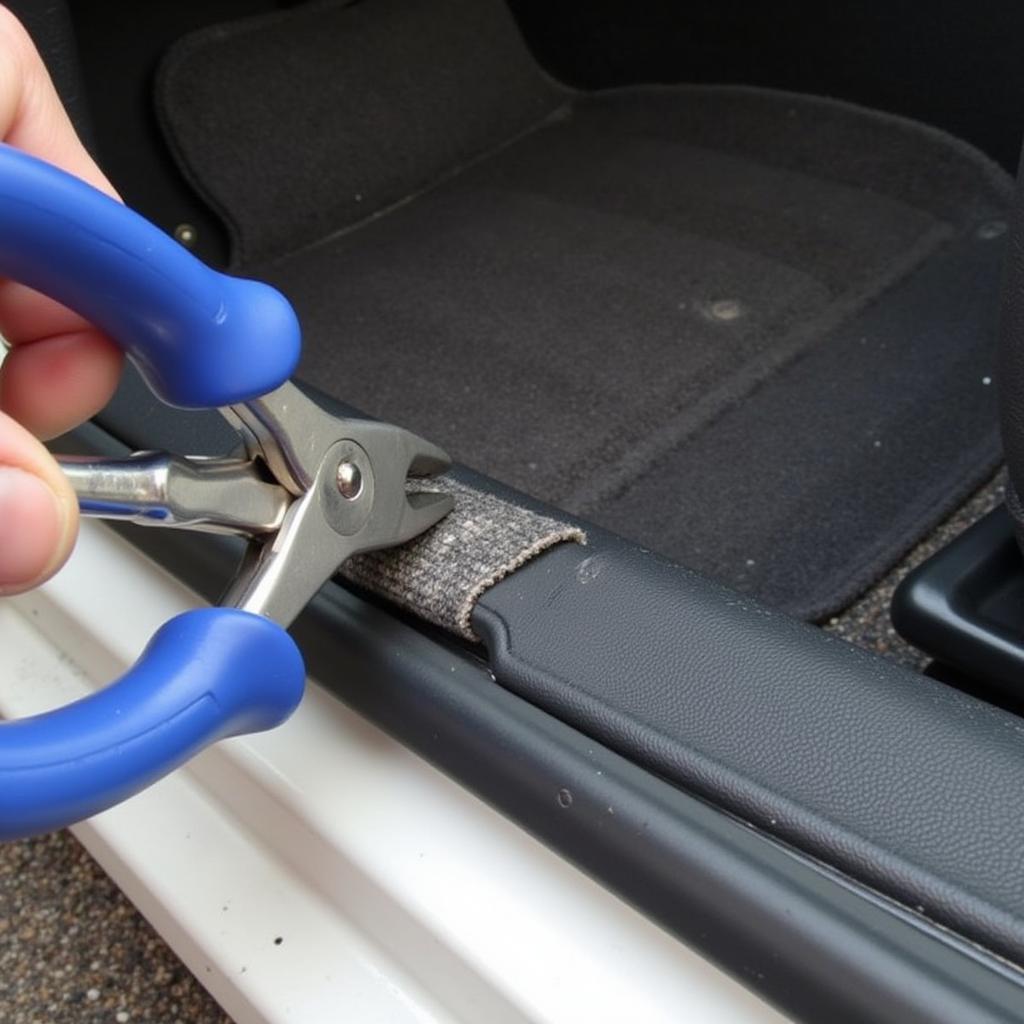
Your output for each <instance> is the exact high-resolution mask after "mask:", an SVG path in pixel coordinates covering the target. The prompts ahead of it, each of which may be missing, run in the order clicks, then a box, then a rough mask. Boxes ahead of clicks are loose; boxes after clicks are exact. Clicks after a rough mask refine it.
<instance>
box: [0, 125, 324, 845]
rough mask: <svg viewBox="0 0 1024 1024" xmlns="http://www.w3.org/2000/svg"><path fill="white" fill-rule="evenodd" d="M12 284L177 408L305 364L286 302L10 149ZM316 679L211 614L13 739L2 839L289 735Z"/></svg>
mask: <svg viewBox="0 0 1024 1024" xmlns="http://www.w3.org/2000/svg"><path fill="white" fill-rule="evenodd" d="M0 276H4V277H9V278H12V279H14V280H17V281H21V282H23V283H24V284H26V285H29V286H31V287H32V288H35V289H37V290H38V291H40V292H43V293H45V294H46V295H49V296H52V297H53V298H54V299H56V300H58V301H59V302H61V303H63V304H64V305H66V306H69V307H70V308H72V309H74V310H75V311H76V312H78V313H80V314H82V315H83V316H84V317H86V318H87V319H88V320H89V321H91V322H92V323H94V324H95V325H96V326H97V327H99V328H101V329H102V330H103V331H105V332H106V333H107V334H108V335H109V336H110V337H111V338H112V339H114V340H115V341H116V342H117V343H118V344H120V345H121V346H122V347H123V348H124V350H125V351H126V352H127V354H128V355H129V356H130V357H131V359H132V360H133V361H134V362H135V364H136V365H137V366H138V367H139V369H140V370H141V371H142V373H143V375H144V376H145V378H146V380H147V381H148V383H149V385H150V386H151V387H152V389H153V391H154V392H155V393H156V394H157V395H158V396H159V397H160V398H161V399H163V400H164V401H166V402H168V403H170V404H172V405H177V406H182V407H186V408H206V407H214V406H225V405H230V404H233V403H238V402H244V401H247V400H249V399H252V398H254V397H256V396H259V395H262V394H264V393H266V392H269V391H271V390H272V389H274V388H276V387H278V385H281V384H282V382H284V381H286V380H287V379H288V378H289V377H290V376H291V374H292V372H293V370H294V369H295V366H296V363H297V362H298V357H299V349H300V333H299V326H298V321H297V319H296V317H295V314H294V312H293V310H292V308H291V306H290V305H289V303H288V302H287V300H286V299H285V298H284V297H283V296H282V295H281V294H280V293H278V292H277V291H275V290H274V289H272V288H270V287H268V286H267V285H264V284H261V283H259V282H256V281H248V280H240V279H237V278H233V277H228V276H226V275H224V274H220V273H218V272H216V271H214V270H211V269H210V268H208V267H206V266H205V265H204V264H202V263H201V262H199V260H197V259H195V258H194V257H193V256H191V255H190V254H189V253H188V252H186V251H185V250H184V249H183V248H182V247H181V246H180V245H179V244H178V243H177V242H175V241H174V240H172V239H171V238H170V237H168V236H167V235H165V234H164V233H163V232H162V231H161V230H159V229H158V228H156V227H155V226H153V225H152V224H150V223H149V222H147V221H146V220H145V219H143V218H142V217H140V216H138V215H136V214H135V213H133V212H132V211H130V210H128V209H127V208H126V207H124V206H122V205H121V204H119V203H117V202H115V201H114V200H113V199H110V198H109V197H107V196H105V195H103V194H102V193H100V192H98V191H97V190H96V189H93V188H92V187H90V186H89V185H86V184H84V183H83V182H81V181H79V180H78V179H76V178H74V177H72V176H70V175H68V174H65V173H64V172H62V171H60V170H57V169H56V168H54V167H52V166H50V165H48V164H46V163H44V162H42V161H40V160H36V159H34V158H32V157H30V156H26V155H25V154H24V153H21V152H18V151H17V150H14V149H12V148H10V147H8V146H4V145H0ZM304 675H305V673H304V669H303V663H302V658H301V656H300V654H299V651H298V649H297V648H296V646H295V644H294V642H293V641H292V639H291V638H290V637H289V635H288V634H287V633H286V632H285V630H284V629H282V628H281V627H280V626H279V625H277V624H275V623H274V622H272V621H270V620H269V619H268V618H264V617H262V616H259V615H255V614H250V613H249V612H245V611H239V610H236V609H231V608H207V609H201V610H197V611H192V612H188V613H186V614H184V615H181V616H179V617H177V618H175V619H173V620H172V621H171V622H169V623H167V624H166V625H165V626H164V627H163V628H162V629H161V630H160V631H159V632H158V633H157V634H156V636H155V637H154V638H153V640H152V641H151V643H150V645H149V647H148V648H147V649H146V651H145V653H144V654H143V655H142V657H141V659H140V660H139V662H138V663H137V664H136V665H135V666H134V667H133V668H132V669H131V670H130V671H129V672H128V673H127V674H126V675H125V676H123V677H122V678H121V679H119V680H118V681H117V682H115V683H113V684H111V685H110V686H108V687H107V688H106V689H104V690H102V691H99V692H98V693H96V694H93V695H91V696H89V697H86V698H85V699H83V700H80V701H78V702H77V703H74V704H71V705H69V706H67V707H64V708H60V709H58V710H56V711H52V712H50V713H47V714H42V715H38V716H36V717H33V718H27V719H22V720H18V721H13V722H7V723H3V724H0V840H3V839H13V838H18V837H23V836H28V835H32V834H35V833H39V832H44V831H48V830H50V829H53V828H56V827H60V826H64V825H67V824H70V823H72V822H75V821H78V820H79V819H81V818H85V817H87V816H89V815H91V814H94V813H95V812H97V811H99V810H102V809H104V808H106V807H109V806H111V805H112V804H114V803H117V802H118V801H120V800H123V799H125V798H126V797H128V796H130V795H132V794H133V793H135V792H137V791H138V790H140V789H142V788H143V787H145V786H147V785H149V784H150V783H151V782H153V781H155V780H156V779H158V778H159V777H161V776H162V775H165V774H167V772H169V771H170V770H172V769H173V768H175V767H177V766H178V765H181V764H182V763H184V762H185V761H186V760H188V759H189V758H190V757H192V756H193V755H194V754H196V753H197V752H198V751H199V750H201V749H202V748H203V747H205V746H207V745H208V744H210V743H212V742H214V741H216V740H218V739H221V738H223V737H226V736H233V735H238V734H240V733H248V732H255V731H258V730H262V729H268V728H270V727H272V726H275V725H277V724H279V723H280V722H282V721H283V720H284V719H286V718H287V717H288V716H289V715H290V714H291V712H292V711H293V710H294V709H295V707H296V706H297V704H298V703H299V700H300V698H301V696H302V692H303V684H304Z"/></svg>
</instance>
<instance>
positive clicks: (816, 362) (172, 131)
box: [72, 0, 1011, 646]
mask: <svg viewBox="0 0 1024 1024" xmlns="http://www.w3.org/2000/svg"><path fill="white" fill-rule="evenodd" d="M515 6H516V7H517V12H516V13H517V14H518V15H519V17H520V21H521V22H525V23H526V24H527V26H528V23H529V20H530V17H531V16H533V17H536V12H534V13H533V15H531V10H532V8H531V6H530V5H529V4H519V5H515ZM518 8H523V9H525V13H526V15H527V16H526V17H525V19H524V18H523V11H522V10H518ZM186 11H190V12H191V13H186ZM72 13H73V15H74V19H75V30H76V32H77V34H78V36H79V37H80V38H84V39H85V40H86V41H88V40H89V39H96V38H98V37H99V36H100V35H105V36H106V37H108V38H109V37H110V36H111V34H113V35H114V37H115V39H116V34H117V32H118V31H120V32H122V33H124V32H127V31H129V29H127V28H126V27H125V26H126V25H133V28H132V29H131V31H133V32H136V33H137V32H138V31H139V27H138V26H137V25H134V19H132V18H131V17H130V14H129V13H128V11H127V8H126V7H124V5H122V4H99V3H91V2H84V3H82V4H79V5H77V6H75V7H73V9H72ZM242 15H245V16H244V17H243V16H242ZM211 23H212V24H211ZM149 31H150V33H151V37H152V38H151V39H150V40H149V41H148V42H147V43H146V44H145V45H136V46H133V47H127V46H124V47H118V46H114V47H113V48H109V47H108V49H107V52H108V53H112V54H113V56H112V57H111V58H110V59H109V60H106V61H100V60H98V59H97V58H96V57H95V55H94V56H93V57H91V58H90V56H89V54H90V53H92V54H95V52H96V48H95V47H89V46H86V47H83V50H82V52H83V58H82V68H83V73H84V81H85V86H86V95H87V98H91V99H93V100H94V102H93V103H92V104H91V107H92V125H91V130H92V131H93V134H94V141H95V148H96V149H97V150H98V154H99V157H100V159H101V161H104V162H108V161H109V164H108V165H109V166H110V167H111V172H112V174H113V176H114V180H115V182H116V183H117V184H118V185H119V186H120V187H122V189H123V191H124V192H125V195H126V197H127V198H128V200H129V201H130V202H134V203H135V205H138V206H139V207H140V209H142V210H143V212H146V213H147V214H148V215H149V216H152V217H153V218H154V219H156V220H157V221H158V222H161V223H163V224H164V226H165V227H166V228H167V229H168V230H174V229H175V228H176V227H178V226H179V225H181V224H187V225H188V226H190V227H191V228H192V232H193V233H192V237H191V239H190V242H191V244H193V245H194V247H195V248H196V250H197V251H198V252H199V254H200V255H204V256H205V257H206V258H207V259H210V260H212V261H214V262H222V263H224V264H226V265H229V266H230V267H232V269H234V270H236V271H238V272H240V273H244V274H247V275H252V276H257V277H261V278H264V279H266V280H268V281H270V282H271V283H273V284H275V285H277V286H278V287H280V288H281V289H282V290H283V291H284V292H285V293H286V295H287V296H288V297H289V299H291V301H292V302H293V303H294V304H295V306H296V308H297V310H298V312H299V315H300V318H301V320H302V323H303V326H304V332H305V349H304V352H305V354H304V360H303V364H302V366H301V367H300V378H301V379H303V380H304V381H305V382H307V383H309V384H311V385H313V386H314V387H316V388H317V389H319V390H321V391H323V392H326V393H328V394H329V395H331V396H333V397H335V398H338V399H340V400H342V401H343V402H345V403H348V404H350V405H352V406H355V407H357V408H359V409H360V410H361V411H363V412H365V413H367V414H370V415H373V416H377V417H381V418H385V419H389V420H393V421H397V422H400V423H402V424H404V425H406V426H408V427H410V428H411V429H413V430H415V431H417V432H419V433H421V434H423V435H425V436H428V437H430V438H432V439H433V440H435V441H436V442H438V443H440V444H441V445H443V446H445V447H446V448H447V449H448V450H449V451H450V453H451V454H452V455H453V456H454V457H455V459H456V460H458V461H459V462H462V463H464V464H466V465H469V466H471V467H472V468H473V469H475V470H478V471H481V472H483V473H486V474H488V475H490V476H492V477H494V478H496V479H498V480H500V481H501V482H502V483H504V484H507V485H510V486H512V487H514V488H517V489H519V490H520V491H522V492H525V493H526V494H527V495H530V496H531V497H533V498H536V499H539V500H541V501H543V502H546V503H548V504H550V505H552V506H555V507H556V508H558V509H561V510H564V511H565V512H568V513H570V514H572V515H577V516H580V517H583V518H584V519H586V520H588V521H590V522H593V523H596V524H597V525H599V526H602V527H606V528H608V529H611V530H613V531H615V532H616V533H619V534H621V535H623V536H624V537H626V538H628V539H630V540H633V541H635V542H637V543H638V544H640V545H642V546H644V547H647V548H650V549H652V550H654V551H656V552H659V553H661V554H664V555H666V556H668V557H670V558H672V559H673V560H675V561H677V562H680V563H681V564H684V565H686V566H688V567H691V568H694V569H697V570H698V571H700V572H703V573H705V574H707V575H710V576H712V577H714V578H716V579H718V580H721V581H722V582H724V583H726V584H727V585H729V586H730V587H732V588H734V589H736V590H738V591H740V592H742V593H746V594H750V595H752V596H755V597H757V598H759V599H761V600H762V601H764V602H766V603H768V604H769V605H771V606H772V607H775V608H780V609H782V610H784V611H787V612H789V613H792V614H795V615H797V616H800V617H803V618H806V619H810V620H812V621H818V622H822V623H825V624H827V623H829V621H830V620H832V619H834V618H836V617H837V616H840V615H841V613H843V611H844V610H846V609H849V608H851V606H853V605H854V602H855V601H856V599H857V598H858V597H859V596H860V595H862V594H864V593H865V591H867V590H868V589H869V588H871V587H873V586H875V585H876V584H879V583H880V582H881V581H883V580H884V578H885V577H886V574H887V573H889V572H890V571H892V570H893V569H894V568H895V567H896V566H898V565H899V564H900V563H901V560H902V559H904V558H905V557H906V556H907V555H908V554H909V553H910V552H911V551H912V549H914V547H915V545H917V544H918V543H919V542H920V541H922V540H923V539H924V538H926V537H927V536H928V535H929V533H930V532H931V531H932V530H934V529H935V528H936V527H937V526H938V525H939V524H940V523H941V522H942V521H943V520H945V519H946V518H947V517H949V516H950V515H952V514H953V513H954V512H955V511H956V510H957V509H958V508H959V507H960V506H961V505H962V504H963V503H964V502H965V501H966V500H967V499H968V498H969V497H970V496H971V495H972V494H973V493H974V492H975V491H977V490H978V488H980V487H983V486H984V485H985V484H986V483H987V482H988V481H989V480H991V479H992V477H993V475H994V473H995V472H996V469H997V467H998V464H999V444H998V432H997V425H996V414H995V394H994V391H995V389H994V387H993V386H992V384H993V362H994V348H995V324H996V313H997V307H998V289H999V268H1000V264H1001V259H1002V254H1003V250H1004V244H1005V240H1006V239H1005V230H1006V221H1005V216H1006V207H1007V204H1008V202H1009V197H1010V194H1011V179H1010V176H1009V175H1008V173H1007V172H1006V171H1005V170H1004V169H1003V168H1002V167H1000V166H998V165H997V164H996V163H995V162H993V161H992V160H991V159H989V158H988V157H987V156H985V155H983V154H982V153H981V152H980V151H979V150H977V149H975V148H973V147H972V146H971V145H969V144H967V143H965V142H962V141H960V140H959V139H957V138H955V137H954V136H952V135H950V134H947V133H945V132H944V131H942V130H940V129H938V128H934V127H931V126H928V125H925V124H923V123H921V122H920V121H917V120H914V119H912V118H908V117H905V116H901V115H899V114H892V113H883V112H879V111H876V110H871V109H867V108H866V107H863V106H860V105H858V104H856V103H850V102H847V101H845V100H834V99H826V98H821V97H816V96H811V95H801V94H798V93H796V92H793V91H788V90H787V91H782V90H778V89H773V88H765V87H763V86H756V87H755V86H749V85H739V86H720V85H711V84H703V83H698V84H679V85H675V84H672V85H664V84H663V85H642V84H633V85H620V86H618V87H615V88H606V89H580V88H576V87H574V86H570V85H568V84H566V83H565V82H564V81H561V80H559V79H557V78H556V77H554V75H553V74H552V73H551V72H550V71H549V70H547V69H545V68H543V67H542V66H541V65H540V64H539V63H538V60H537V57H536V56H535V54H534V53H533V52H531V47H530V45H528V42H527V41H526V40H524V37H523V34H522V32H521V25H518V24H517V22H516V21H515V20H514V18H513V15H512V13H511V12H510V10H509V9H508V7H507V6H506V5H505V4H504V3H502V2H501V0H483V2H481V0H430V2H427V3H423V2H412V0H364V2H361V3H350V2H346V0H336V2H333V3H321V4H312V5H274V4H269V3H259V4H257V3H252V2H249V3H247V2H245V0H238V2H236V0H230V2H229V0H223V2H221V3H219V4H216V5H213V6H212V7H210V8H209V9H207V10H205V11H204V12H203V13H202V14H199V13H197V12H196V11H194V10H192V9H191V5H184V7H183V6H182V5H170V4H163V3H158V4H155V5H154V6H153V13H152V18H151V27H150V29H149ZM536 35H537V34H536V33H534V36H536ZM133 38H134V36H133ZM534 49H536V47H534ZM549 63H550V62H549ZM556 70H557V69H556ZM681 77H683V78H685V75H681ZM126 79H127V80H130V81H131V82H133V83H134V84H135V86H136V87H137V89H138V90H139V92H140V93H142V94H144V95H142V96H139V97H133V96H132V95H131V93H130V90H129V91H128V92H125V91H124V90H122V91H121V92H118V91H117V90H115V89H114V88H112V87H111V84H110V83H111V82H114V81H124V80H126ZM115 94H116V102H114V99H112V98H111V97H115ZM108 100H109V101H110V102H107V101H108ZM111 106H113V108H114V113H111V111H110V108H111ZM104 111H105V112H104ZM154 112H155V116H154ZM132 125H134V126H135V130H134V131H133V130H132ZM140 140H141V141H144V142H145V144H144V145H143V144H140ZM140 153H144V154H145V156H144V157H142V156H140V155H139V154H140ZM118 171H120V173H121V176H120V177H119V176H118ZM197 236H198V237H197ZM844 621H846V620H844ZM890 640H891V637H890ZM876 646H877V645H876Z"/></svg>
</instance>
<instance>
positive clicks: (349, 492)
mask: <svg viewBox="0 0 1024 1024" xmlns="http://www.w3.org/2000/svg"><path fill="white" fill-rule="evenodd" d="M337 482H338V493H339V494H340V495H341V496H342V497H343V498H345V499H346V500H347V501H355V500H356V498H358V497H359V495H360V494H362V492H363V474H362V473H361V472H360V471H359V467H358V466H357V465H356V464H355V463H354V462H349V461H348V460H347V459H346V460H345V461H344V462H340V463H339V464H338V475H337Z"/></svg>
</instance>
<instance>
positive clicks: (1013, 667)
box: [892, 506, 1024, 701]
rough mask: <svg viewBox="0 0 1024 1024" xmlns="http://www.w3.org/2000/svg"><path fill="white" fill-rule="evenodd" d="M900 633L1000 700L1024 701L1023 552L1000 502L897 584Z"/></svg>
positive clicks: (894, 603) (896, 612)
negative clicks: (995, 507)
mask: <svg viewBox="0 0 1024 1024" xmlns="http://www.w3.org/2000/svg"><path fill="white" fill-rule="evenodd" d="M892 621H893V625H895V627H896V629H897V631H898V632H899V634H900V635H901V636H902V637H904V638H905V639H906V640H908V641H910V643H912V644H914V646H915V647H919V648H921V650H923V651H925V652H926V653H927V654H930V655H931V656H932V657H933V658H935V659H936V660H937V661H939V662H941V663H943V664H944V665H949V666H951V667H952V668H954V669H957V670H959V671H960V672H962V673H964V675H965V676H966V677H967V678H969V679H971V680H972V681H973V682H974V683H976V684H983V685H985V686H987V687H989V688H991V689H993V690H996V691H998V692H999V693H1000V694H1002V695H1003V696H1005V697H1009V698H1012V699H1014V700H1015V701H1019V700H1022V699H1024V557H1022V556H1021V553H1020V549H1019V548H1018V547H1017V540H1016V537H1015V536H1014V531H1013V521H1012V520H1011V518H1010V515H1009V513H1008V512H1007V511H1006V509H1005V508H1003V507H1002V506H1000V507H999V508H997V509H995V510H994V511H992V512H990V513H989V514H988V515H987V516H985V518H984V519H981V520H979V521H978V522H977V523H975V524H974V525H973V526H971V527H970V528H968V529H967V530H965V531H964V532H963V533H962V534H961V535H960V536H959V537H957V538H956V540H954V541H953V542H952V543H951V544H949V545H947V546H946V547H945V548H943V549H942V550H941V551H939V552H938V553H937V554H935V555H933V556H932V557H931V558H929V559H928V560H927V561H926V562H924V563H922V564H921V565H920V566H918V567H917V568H916V569H915V570H914V571H913V572H912V573H910V575H909V576H907V578H906V579H905V580H904V581H903V582H902V583H901V584H900V586H899V587H898V588H897V590H896V593H895V595H894V596H893V600H892Z"/></svg>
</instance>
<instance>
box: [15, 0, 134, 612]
mask: <svg viewBox="0 0 1024 1024" xmlns="http://www.w3.org/2000/svg"><path fill="white" fill-rule="evenodd" d="M0 139H2V140H3V141H4V142H6V143H8V144H9V145H11V146H15V147H17V148H18V149H21V150H24V151H25V152H26V153H31V154H32V155H33V156H37V157H40V158H42V159H43V160H47V161H49V162H50V163H52V164H55V165H56V166H57V167H61V168H63V169H64V170H65V171H68V172H70V173H71V174H74V175H76V176H77V177H79V178H82V179H84V180H85V181H87V182H89V184H91V185H94V186H95V187H96V188H99V189H102V190H103V191H104V192H106V193H108V194H109V195H111V196H114V197H115V198H117V193H116V192H115V191H114V188H113V186H112V185H111V184H110V182H109V181H107V179H106V178H105V177H104V175H103V173H102V171H100V169H99V168H98V167H97V166H96V164H95V163H94V162H93V160H92V158H91V157H90V156H89V154H88V153H87V152H86V150H85V148H84V147H83V145H82V143H81V142H80V141H79V139H78V136H77V134H76V133H75V130H74V128H73V127H72V125H71V121H70V120H69V119H68V115H67V113H66V112H65V110H64V108H63V106H62V105H61V102H60V100H59V98H58V97H57V92H56V90H55V89H54V86H53V83H52V82H51V80H50V76H49V74H48V73H47V70H46V68H45V66H44V65H43V62H42V60H41V58H40V57H39V54H38V52H37V51H36V48H35V46H34V45H33V43H32V41H31V39H30V38H29V36H28V34H27V33H26V31H25V30H24V28H22V26H21V24H20V23H19V22H18V20H17V19H16V18H15V17H14V15H13V14H11V13H10V11H8V10H7V9H6V8H4V7H0ZM0 335H3V337H4V338H5V339H6V341H7V343H8V344H9V345H10V346H11V351H10V353H9V354H8V356H7V358H6V359H5V360H4V362H3V364H2V366H0V595H8V594H16V593H19V592H21V591H24V590H28V589H30V588H31V587H34V586H36V585H38V584H39V583H42V582H43V581H44V580H46V579H48V578H49V577H50V576H52V575H53V574H54V573H55V572H56V571H57V570H58V569H59V568H60V567H61V566H62V565H63V564H64V562H65V561H66V560H67V557H68V555H69V554H70V552H71V548H72V547H73V545H74V542H75V537H76V534H77V531H78V504H77V502H76V500H75V496H74V494H73V492H72V490H71V488H70V486H69V485H68V483H67V481H66V480H65V478H64V476H63V474H62V473H61V471H60V469H59V467H58V466H57V464H56V462H54V460H53V459H52V458H51V456H50V455H49V453H48V452H47V450H46V448H45V447H44V446H43V444H42V443H41V441H43V440H47V439H49V438H52V437H56V436H57V435H58V434H62V433H63V432H64V431H66V430H69V429H71V428H72V427H74V426H76V425H77V424H79V423H81V422H82V421H84V420H86V419H88V418H89V417H90V416H92V415H93V414H94V413H96V412H97V411H98V410H99V409H101V408H102V407H103V406H104V405H105V404H106V403H107V401H108V400H109V399H110V396H111V395H112V394H113V392H114V389H115V387H116V386H117V381H118V377H119V375H120V370H121V354H120V351H119V350H118V349H117V348H116V347H115V346H114V345H113V343H112V342H111V341H110V340H109V339H108V338H106V337H104V336H103V335H102V334H101V333H100V332H99V331H97V330H96V329H95V328H94V327H92V326H91V325H90V324H88V323H87V322H86V321H85V320H83V319H82V318H81V317H80V316H78V314H76V313H73V312H72V311H71V310H69V309H67V308H66V307H64V306H61V305H59V304H58V303H56V302H54V301H53V300H52V299H49V298H47V297H45V296H43V295H40V294H39V293H38V292H34V291H32V290H31V289H29V288H26V287H25V286H24V285H21V284H18V283H17V282H16V281H10V280H3V279H0Z"/></svg>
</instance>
